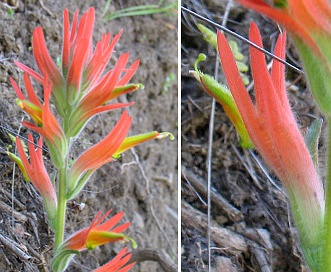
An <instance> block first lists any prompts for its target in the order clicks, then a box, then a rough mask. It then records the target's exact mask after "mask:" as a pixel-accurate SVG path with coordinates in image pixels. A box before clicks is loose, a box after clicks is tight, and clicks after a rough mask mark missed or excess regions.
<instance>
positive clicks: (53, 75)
mask: <svg viewBox="0 0 331 272" xmlns="http://www.w3.org/2000/svg"><path fill="white" fill-rule="evenodd" d="M33 55H34V58H35V60H36V63H37V65H38V68H39V70H40V72H41V74H42V75H43V76H44V77H45V76H47V77H48V78H49V80H50V81H51V82H52V85H53V87H54V89H55V90H56V93H57V92H63V91H64V90H63V85H64V80H63V77H62V75H61V74H60V72H59V70H58V68H57V66H56V64H55V63H54V61H53V60H52V58H51V56H50V55H49V53H48V50H47V47H46V42H45V37H44V33H43V30H42V28H41V27H40V26H39V27H37V28H36V29H35V30H34V31H33Z"/></svg>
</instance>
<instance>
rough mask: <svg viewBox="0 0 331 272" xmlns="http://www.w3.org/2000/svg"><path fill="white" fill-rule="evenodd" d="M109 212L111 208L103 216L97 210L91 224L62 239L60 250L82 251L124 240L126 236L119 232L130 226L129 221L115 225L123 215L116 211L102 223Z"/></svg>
mask: <svg viewBox="0 0 331 272" xmlns="http://www.w3.org/2000/svg"><path fill="white" fill-rule="evenodd" d="M110 212H111V210H109V211H108V212H107V213H106V214H105V215H103V216H101V212H98V214H97V215H96V216H95V218H94V219H93V221H92V223H91V225H90V226H89V227H87V228H84V229H82V230H80V231H77V232H76V233H74V234H73V235H72V236H71V237H69V238H68V239H67V240H66V241H64V242H63V245H62V246H61V249H60V250H75V251H82V250H86V249H89V248H94V247H96V246H100V245H104V244H108V243H111V242H116V241H120V240H126V239H127V238H128V237H126V236H125V235H123V234H121V232H123V231H125V230H126V229H127V228H128V227H129V226H130V223H124V224H122V225H119V226H117V227H116V225H117V224H118V223H119V221H120V220H121V219H122V218H123V216H124V213H123V212H120V213H117V214H116V215H114V216H113V217H111V218H110V219H108V220H106V221H105V222H104V223H102V222H103V221H104V220H105V219H106V218H107V216H108V215H109V214H110Z"/></svg>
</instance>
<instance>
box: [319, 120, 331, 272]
mask: <svg viewBox="0 0 331 272" xmlns="http://www.w3.org/2000/svg"><path fill="white" fill-rule="evenodd" d="M327 121H328V122H327V126H328V152H327V173H326V181H325V217H324V229H323V235H324V239H323V241H324V245H323V258H322V270H321V272H330V271H331V118H330V117H329V118H328V120H327Z"/></svg>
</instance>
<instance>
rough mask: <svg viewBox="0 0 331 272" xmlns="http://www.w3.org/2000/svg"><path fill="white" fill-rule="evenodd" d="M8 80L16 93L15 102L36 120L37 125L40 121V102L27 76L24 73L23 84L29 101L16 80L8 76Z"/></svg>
mask: <svg viewBox="0 0 331 272" xmlns="http://www.w3.org/2000/svg"><path fill="white" fill-rule="evenodd" d="M10 82H11V84H12V86H13V88H14V90H15V92H16V94H17V97H18V100H17V101H16V102H17V104H18V105H19V106H20V107H21V108H22V109H23V110H24V111H25V112H26V113H27V114H29V115H30V117H31V118H32V119H33V121H35V122H36V124H37V125H41V123H42V104H41V103H40V101H39V99H38V97H37V95H36V93H35V92H34V90H33V87H32V84H31V81H30V79H29V76H28V75H27V74H26V73H24V84H25V87H26V90H27V93H28V98H29V101H28V100H27V99H26V97H25V96H24V94H23V93H22V91H21V90H20V88H19V87H18V85H17V84H16V82H15V81H14V80H13V79H12V78H10Z"/></svg>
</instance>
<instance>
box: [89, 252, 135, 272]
mask: <svg viewBox="0 0 331 272" xmlns="http://www.w3.org/2000/svg"><path fill="white" fill-rule="evenodd" d="M131 256H132V254H129V253H128V252H127V248H126V247H125V248H123V249H122V250H121V251H120V252H119V253H118V254H117V255H116V257H115V258H114V259H112V260H111V261H110V262H108V263H106V264H105V265H103V266H101V267H99V268H97V269H95V270H93V272H109V271H112V272H126V271H129V270H130V269H131V268H132V267H133V266H134V265H135V263H130V264H128V265H126V264H127V263H128V262H129V260H130V259H131Z"/></svg>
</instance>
